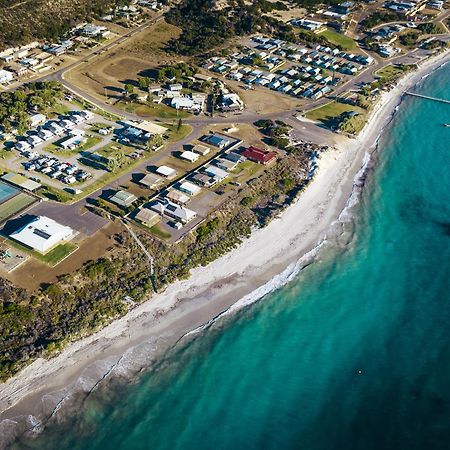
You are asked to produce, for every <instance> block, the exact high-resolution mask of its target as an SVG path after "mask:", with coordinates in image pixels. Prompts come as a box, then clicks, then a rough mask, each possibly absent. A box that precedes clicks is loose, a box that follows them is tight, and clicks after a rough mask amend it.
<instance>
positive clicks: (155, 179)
mask: <svg viewBox="0 0 450 450" xmlns="http://www.w3.org/2000/svg"><path fill="white" fill-rule="evenodd" d="M139 184H142V185H143V186H145V187H148V188H150V189H158V188H159V187H161V186H162V185H163V184H164V180H163V179H162V178H161V177H159V176H158V175H155V174H154V173H148V174H147V175H145V176H144V177H143V178H141V179H140V180H139Z"/></svg>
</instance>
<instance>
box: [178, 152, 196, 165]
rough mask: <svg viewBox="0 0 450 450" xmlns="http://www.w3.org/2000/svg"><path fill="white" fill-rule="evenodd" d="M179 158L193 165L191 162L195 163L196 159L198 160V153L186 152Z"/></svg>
mask: <svg viewBox="0 0 450 450" xmlns="http://www.w3.org/2000/svg"><path fill="white" fill-rule="evenodd" d="M180 158H181V159H185V160H186V161H189V162H191V163H193V162H195V161H197V160H198V158H200V155H199V154H198V153H195V152H191V151H189V150H186V151H184V152H183V153H182V154H181V155H180Z"/></svg>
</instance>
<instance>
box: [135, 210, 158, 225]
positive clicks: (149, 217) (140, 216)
mask: <svg viewBox="0 0 450 450" xmlns="http://www.w3.org/2000/svg"><path fill="white" fill-rule="evenodd" d="M134 218H135V219H136V220H138V221H139V222H141V223H143V224H144V225H146V226H147V227H149V228H151V227H153V226H154V225H156V224H157V223H158V222H159V221H160V220H161V216H160V215H159V214H158V213H157V212H155V211H152V210H151V209H148V208H140V209H139V211H138V212H137V213H136V215H135V216H134Z"/></svg>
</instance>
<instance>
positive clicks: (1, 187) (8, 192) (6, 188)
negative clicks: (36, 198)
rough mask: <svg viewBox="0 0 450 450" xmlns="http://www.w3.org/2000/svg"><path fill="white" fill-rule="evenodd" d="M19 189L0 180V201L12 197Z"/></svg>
mask: <svg viewBox="0 0 450 450" xmlns="http://www.w3.org/2000/svg"><path fill="white" fill-rule="evenodd" d="M19 192H20V191H19V189H16V188H14V187H12V186H10V185H9V184H5V183H2V182H1V181H0V203H3V202H4V201H6V200H8V199H10V198H12V197H14V196H15V195H17V194H18V193H19Z"/></svg>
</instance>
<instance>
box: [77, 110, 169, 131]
mask: <svg viewBox="0 0 450 450" xmlns="http://www.w3.org/2000/svg"><path fill="white" fill-rule="evenodd" d="M80 114H81V111H80ZM125 125H126V126H127V127H128V128H134V129H135V130H139V131H141V132H143V133H149V134H150V135H156V134H161V135H163V134H164V133H166V132H167V128H166V127H163V126H162V125H158V124H157V123H155V122H150V121H148V120H143V121H142V122H133V121H129V122H125Z"/></svg>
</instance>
